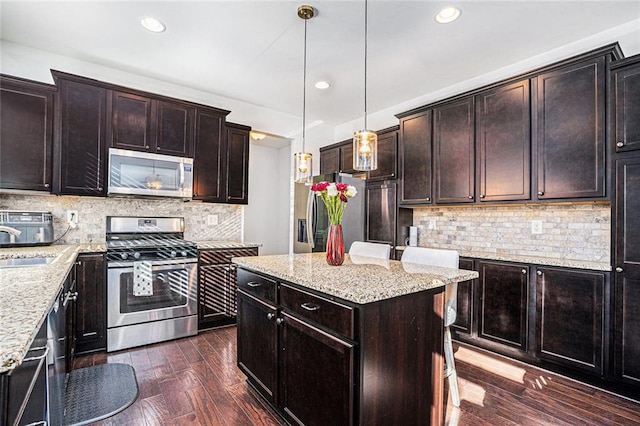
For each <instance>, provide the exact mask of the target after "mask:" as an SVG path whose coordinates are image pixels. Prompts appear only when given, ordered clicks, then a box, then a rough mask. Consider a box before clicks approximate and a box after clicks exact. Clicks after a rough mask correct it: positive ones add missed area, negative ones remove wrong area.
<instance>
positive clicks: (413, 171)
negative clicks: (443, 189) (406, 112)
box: [400, 110, 432, 204]
mask: <svg viewBox="0 0 640 426" xmlns="http://www.w3.org/2000/svg"><path fill="white" fill-rule="evenodd" d="M431 117H432V111H431V110H426V111H423V112H421V113H419V114H415V115H411V116H408V117H403V118H401V119H400V179H401V180H400V182H401V185H400V204H431V203H432V196H431V141H432V135H431V126H432V124H431Z"/></svg>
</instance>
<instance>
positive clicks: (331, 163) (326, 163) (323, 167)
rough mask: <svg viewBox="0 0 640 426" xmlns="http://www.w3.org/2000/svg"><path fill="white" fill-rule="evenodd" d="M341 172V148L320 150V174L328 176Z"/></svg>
mask: <svg viewBox="0 0 640 426" xmlns="http://www.w3.org/2000/svg"><path fill="white" fill-rule="evenodd" d="M339 170H340V148H338V147H336V148H330V149H322V148H321V149H320V174H321V175H327V174H329V173H334V172H337V171H339Z"/></svg>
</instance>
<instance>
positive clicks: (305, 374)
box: [280, 312, 355, 425]
mask: <svg viewBox="0 0 640 426" xmlns="http://www.w3.org/2000/svg"><path fill="white" fill-rule="evenodd" d="M281 315H282V319H283V320H284V321H283V322H282V329H281V334H280V336H281V340H280V347H281V355H280V359H281V361H280V365H281V369H280V383H281V388H282V392H281V395H280V400H281V404H282V409H283V410H284V413H285V416H286V417H287V419H288V420H289V421H291V422H292V423H294V424H295V423H299V424H305V425H352V424H353V420H354V419H353V416H352V415H351V413H352V408H353V405H354V400H353V399H354V386H353V383H354V374H355V371H354V356H355V344H354V343H350V342H347V341H345V340H343V339H339V338H336V337H334V336H333V335H331V334H329V333H327V332H325V331H323V330H322V329H320V328H318V327H314V326H312V325H311V324H309V323H308V322H305V321H302V320H299V319H298V318H296V317H294V316H292V315H289V314H287V313H286V312H283V313H282V314H281Z"/></svg>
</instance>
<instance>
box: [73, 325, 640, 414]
mask: <svg viewBox="0 0 640 426" xmlns="http://www.w3.org/2000/svg"><path fill="white" fill-rule="evenodd" d="M455 356H456V367H457V370H458V383H459V388H460V396H461V400H462V403H461V406H460V408H455V407H454V406H453V405H452V404H451V401H450V400H449V401H448V402H447V407H446V421H445V424H448V425H452V426H455V425H496V426H497V425H633V424H637V425H640V403H637V402H634V401H631V400H629V399H625V398H621V397H618V396H615V395H613V394H610V393H607V392H604V391H601V390H598V389H596V388H592V387H590V386H587V385H583V384H581V383H578V382H575V381H573V380H570V379H567V378H565V377H562V376H559V375H557V374H553V373H549V372H547V371H544V370H540V369H537V368H534V367H531V366H527V365H525V364H521V363H518V362H515V361H511V360H508V359H507V358H503V357H499V356H497V355H490V354H488V353H487V352H483V351H480V350H477V349H475V348H472V347H469V346H466V345H459V346H456V355H455ZM107 362H123V363H127V364H131V365H132V366H133V367H134V368H135V370H136V374H137V378H138V385H139V388H140V396H139V397H138V400H137V401H136V402H135V403H134V404H133V405H132V406H130V407H129V408H127V409H126V410H124V411H122V412H121V413H119V414H117V415H116V416H114V417H111V418H109V419H106V420H103V421H102V422H99V423H97V424H99V425H136V426H137V425H149V426H155V425H163V426H164V425H183V424H189V425H228V426H239V425H242V426H243V425H247V426H253V425H256V426H258V425H261V426H263V425H282V424H283V423H282V421H281V420H280V419H279V418H278V417H277V416H276V415H275V414H273V413H272V412H271V411H270V409H269V408H267V407H266V405H265V404H263V403H262V401H261V400H260V399H259V398H258V397H256V396H255V395H254V394H253V392H252V391H251V390H250V389H249V387H248V385H247V384H246V381H245V377H244V375H243V374H242V373H241V372H240V370H238V368H237V367H236V329H235V327H227V328H222V329H217V330H212V331H208V332H204V333H201V334H199V335H198V336H195V337H190V338H186V339H181V340H176V341H172V342H166V343H159V344H155V345H151V346H145V347H142V348H135V349H131V350H126V351H120V352H114V353H109V354H107V353H100V354H94V355H89V356H84V357H79V358H77V359H76V361H75V364H74V367H75V368H81V367H86V366H90V365H97V364H103V363H107ZM332 426H333V425H332ZM336 426H338V425H336Z"/></svg>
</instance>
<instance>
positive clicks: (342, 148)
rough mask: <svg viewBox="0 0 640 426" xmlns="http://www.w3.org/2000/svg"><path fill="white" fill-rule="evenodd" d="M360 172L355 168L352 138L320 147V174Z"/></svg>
mask: <svg viewBox="0 0 640 426" xmlns="http://www.w3.org/2000/svg"><path fill="white" fill-rule="evenodd" d="M331 173H349V174H352V173H358V172H357V170H355V169H354V168H353V142H352V140H351V139H348V140H346V141H342V142H338V143H335V144H333V145H330V146H327V147H322V148H320V174H321V175H326V174H331Z"/></svg>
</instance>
